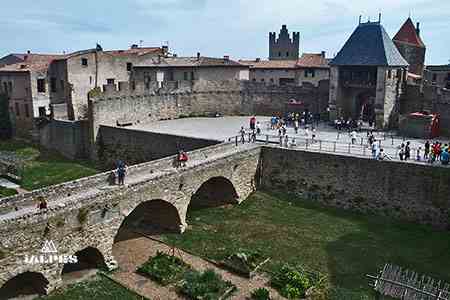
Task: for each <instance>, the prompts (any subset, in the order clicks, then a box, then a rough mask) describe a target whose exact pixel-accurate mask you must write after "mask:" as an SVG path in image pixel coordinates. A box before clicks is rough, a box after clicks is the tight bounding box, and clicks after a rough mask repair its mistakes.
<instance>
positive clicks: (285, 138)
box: [284, 135, 289, 148]
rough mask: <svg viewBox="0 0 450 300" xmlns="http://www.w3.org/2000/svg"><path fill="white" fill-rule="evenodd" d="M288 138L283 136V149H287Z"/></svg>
mask: <svg viewBox="0 0 450 300" xmlns="http://www.w3.org/2000/svg"><path fill="white" fill-rule="evenodd" d="M288 143H289V137H288V136H287V135H285V136H284V147H286V148H287V147H288Z"/></svg>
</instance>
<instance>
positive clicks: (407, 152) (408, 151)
mask: <svg viewBox="0 0 450 300" xmlns="http://www.w3.org/2000/svg"><path fill="white" fill-rule="evenodd" d="M410 158H411V143H410V142H406V146H405V160H409V159H410Z"/></svg>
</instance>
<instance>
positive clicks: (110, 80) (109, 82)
mask: <svg viewBox="0 0 450 300" xmlns="http://www.w3.org/2000/svg"><path fill="white" fill-rule="evenodd" d="M106 84H108V85H109V84H114V78H109V79H106Z"/></svg>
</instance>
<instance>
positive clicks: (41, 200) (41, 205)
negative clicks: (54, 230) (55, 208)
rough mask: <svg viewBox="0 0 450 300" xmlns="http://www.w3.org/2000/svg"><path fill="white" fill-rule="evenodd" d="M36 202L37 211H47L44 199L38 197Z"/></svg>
mask: <svg viewBox="0 0 450 300" xmlns="http://www.w3.org/2000/svg"><path fill="white" fill-rule="evenodd" d="M38 200H39V203H38V205H37V208H38V209H39V210H44V209H47V201H46V200H45V198H44V197H42V196H39V197H38Z"/></svg>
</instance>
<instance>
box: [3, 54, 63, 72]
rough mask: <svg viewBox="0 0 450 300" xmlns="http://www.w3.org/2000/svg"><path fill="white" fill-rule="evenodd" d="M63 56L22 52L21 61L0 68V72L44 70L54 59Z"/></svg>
mask: <svg viewBox="0 0 450 300" xmlns="http://www.w3.org/2000/svg"><path fill="white" fill-rule="evenodd" d="M61 57H64V55H57V54H34V53H28V54H23V60H24V61H23V62H18V63H15V64H11V65H6V66H3V67H2V68H0V72H1V71H3V72H28V71H45V70H47V69H48V66H49V65H50V63H51V62H52V61H54V60H55V59H59V58H61Z"/></svg>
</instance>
